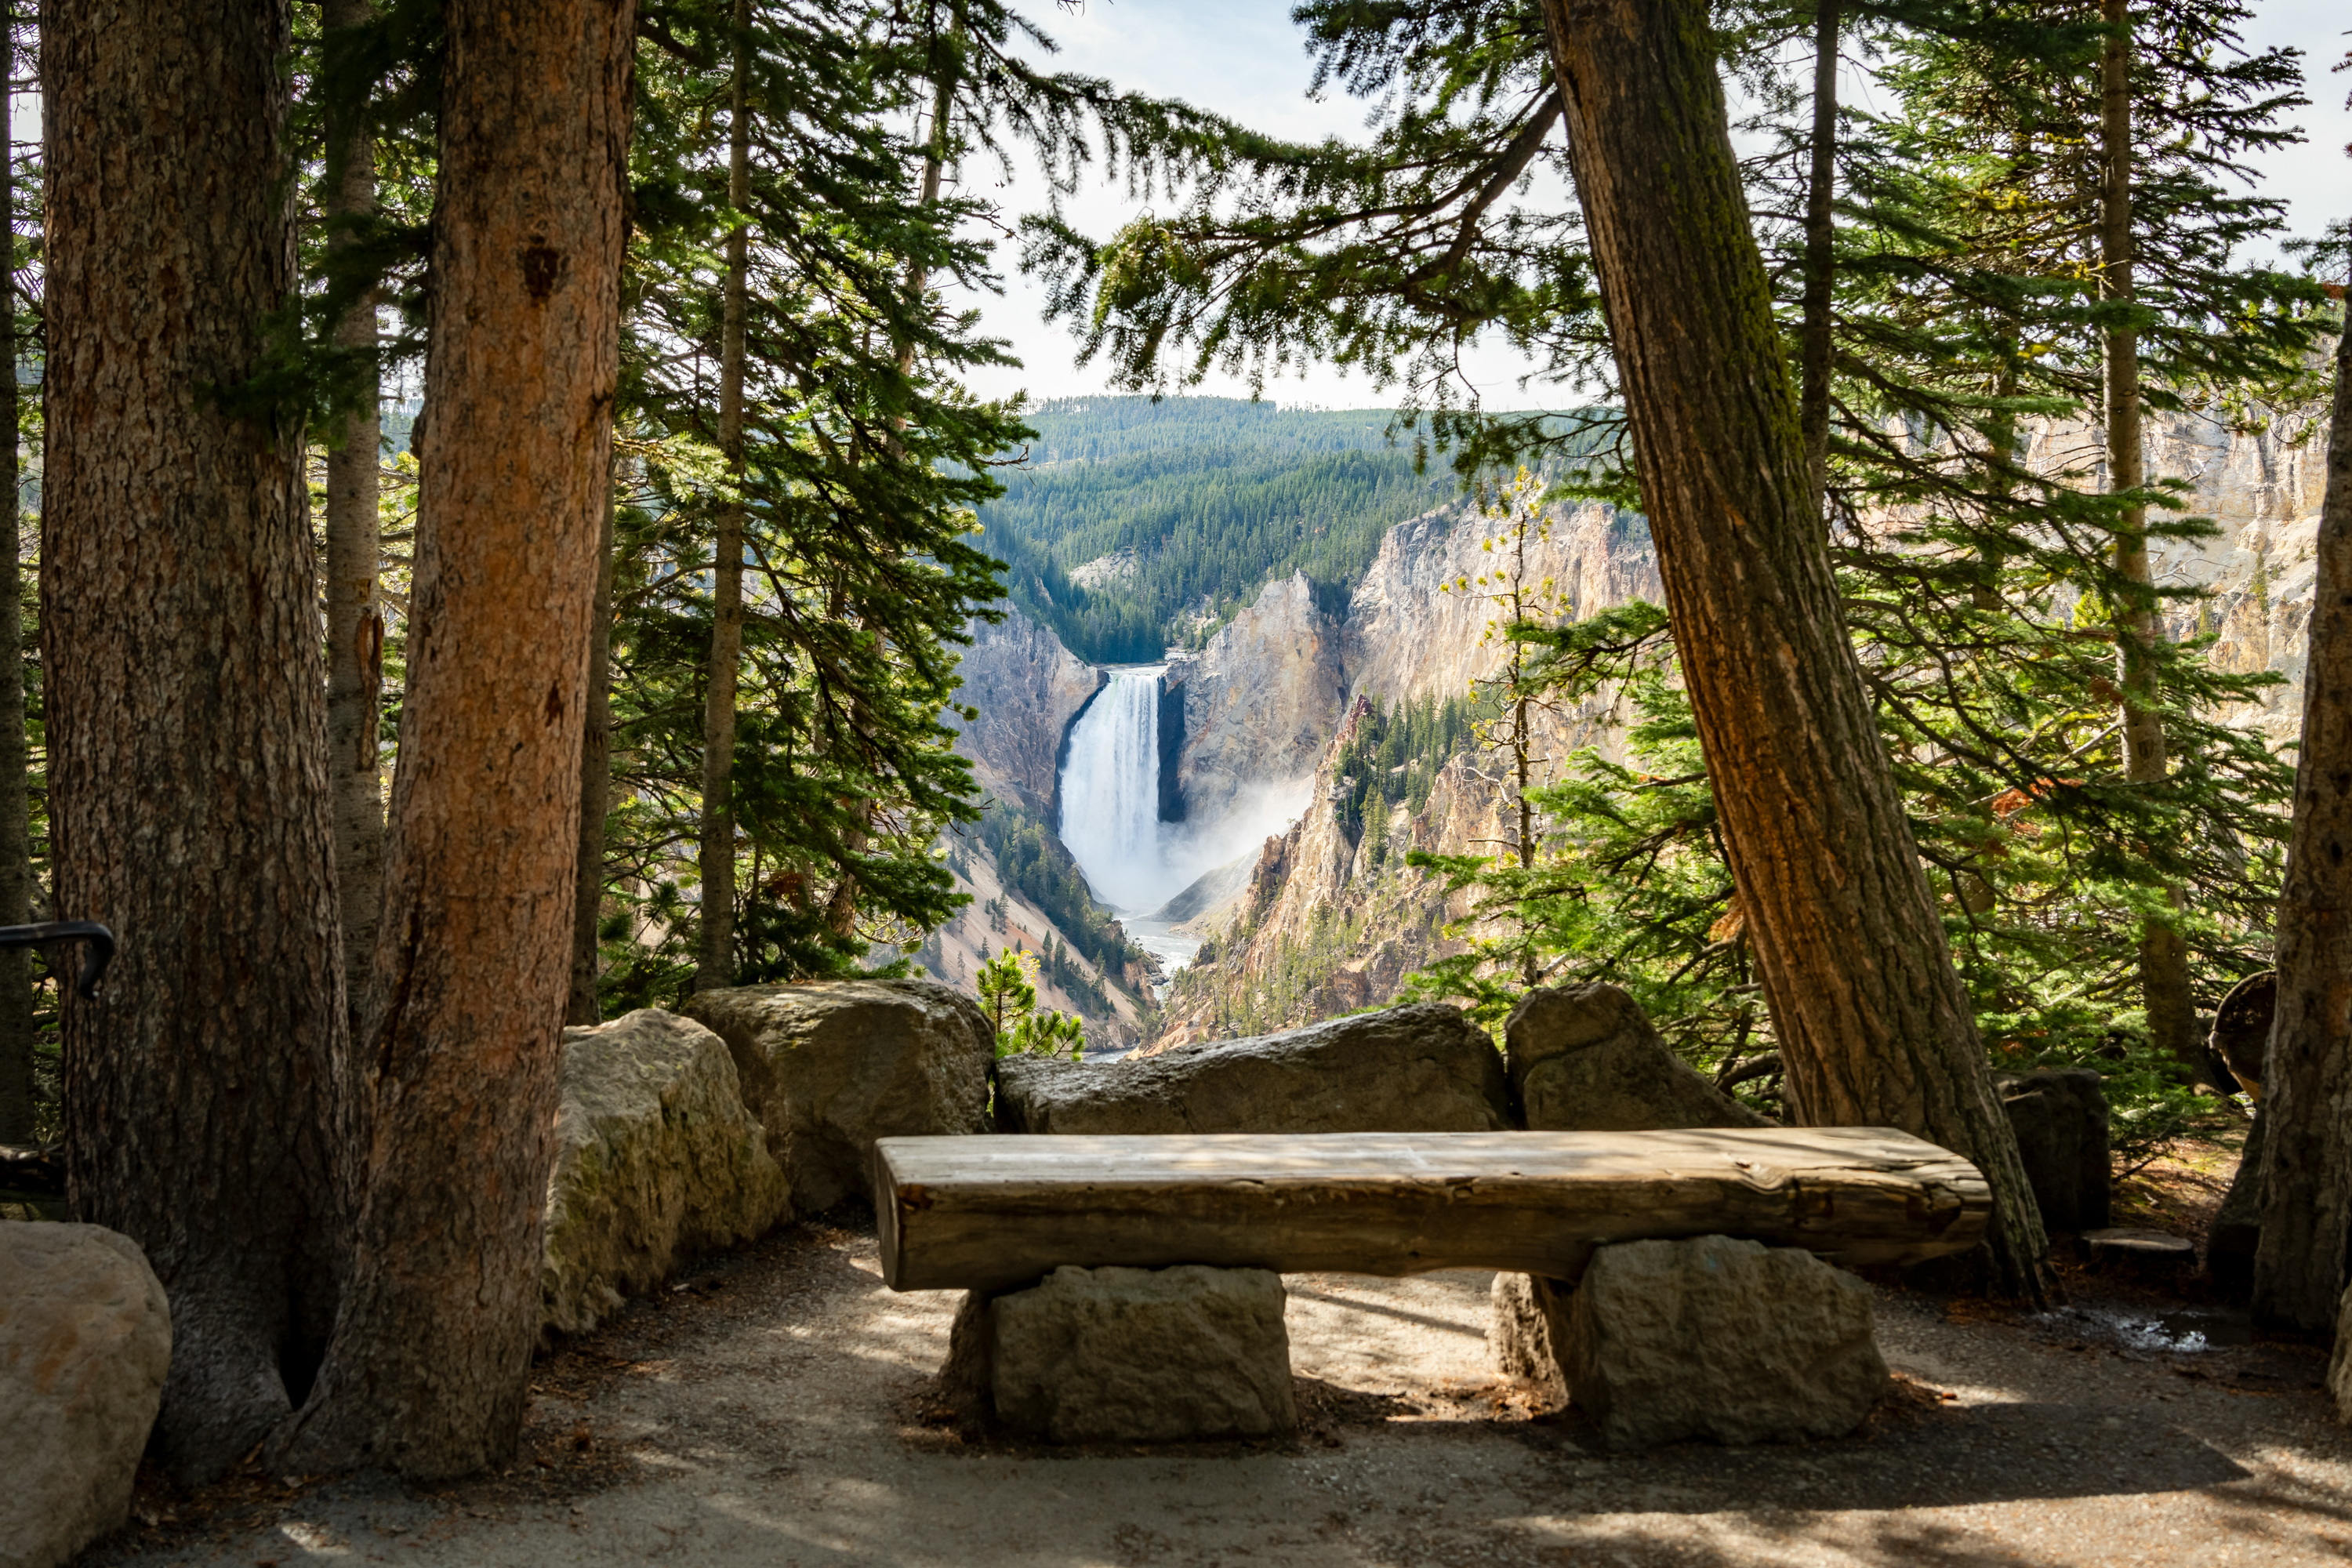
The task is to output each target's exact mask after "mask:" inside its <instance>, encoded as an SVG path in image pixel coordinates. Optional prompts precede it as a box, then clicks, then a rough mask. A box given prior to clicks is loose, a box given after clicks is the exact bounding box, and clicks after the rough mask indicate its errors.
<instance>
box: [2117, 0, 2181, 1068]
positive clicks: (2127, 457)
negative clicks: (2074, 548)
mask: <svg viewBox="0 0 2352 1568" xmlns="http://www.w3.org/2000/svg"><path fill="white" fill-rule="evenodd" d="M2130 18H2131V12H2130V7H2129V0H2103V11H2102V19H2103V20H2105V23H2106V24H2107V26H2109V27H2111V28H2113V29H2115V31H2113V32H2111V33H2109V34H2108V36H2107V37H2106V39H2105V43H2104V44H2103V45H2102V46H2101V50H2100V56H2099V89H2100V104H2099V140H2100V160H2099V184H2100V190H2099V276H2100V280H2101V286H2100V295H2101V297H2102V298H2103V299H2105V300H2110V301H2113V302H2115V303H2117V304H2128V303H2130V302H2132V301H2133V300H2135V299H2136V298H2137V289H2136V288H2135V285H2134V282H2133V279H2132V259H2133V258H2132V187H2131V182H2132V142H2131V139H2132V113H2131V67H2132V41H2131V34H2130V30H2129V29H2130V26H2131V19H2130ZM2103 339H2104V342H2103V347H2104V352H2105V362H2106V375H2105V395H2106V424H2107V488H2108V489H2109V490H2110V491H2113V492H2120V491H2124V490H2136V489H2139V488H2140V486H2141V485H2143V484H2145V483H2147V467H2146V461H2145V453H2144V448H2143V446H2142V442H2141V436H2140V397H2139V333H2138V331H2137V330H2136V329H2134V328H2133V327H2132V326H2131V325H2130V324H2129V323H2128V322H2125V321H2111V322H2109V323H2108V325H2107V327H2106V329H2105V332H2104V333H2103ZM2116 574H2117V575H2119V576H2120V577H2122V578H2123V580H2124V582H2125V584H2126V587H2125V590H2124V602H2123V603H2122V604H2120V605H2116V664H2117V674H2118V676H2119V679H2120V682H2121V685H2122V688H2123V747H2124V779H2125V782H2126V783H2128V784H2163V783H2164V780H2165V777H2166V775H2167V774H2168V773H2169V772H2170V771H2171V770H2170V767H2169V766H2168V760H2167V758H2166V755H2165V742H2164V725H2163V721H2162V719H2161V717H2160V716H2159V715H2158V711H2157V703H2158V693H2157V689H2156V688H2157V680H2156V674H2157V671H2156V660H2155V648H2156V644H2157V639H2158V637H2162V636H2163V635H2164V632H2163V627H2162V626H2161V625H2160V623H2159V622H2158V618H2157V598H2156V579H2155V576H2154V575H2153V574H2152V573H2151V572H2150V570H2149V566H2148V559H2147V508H2146V507H2141V506H2135V507H2130V508H2128V509H2126V510H2125V511H2124V512H2123V513H2122V514H2121V515H2120V516H2119V517H2118V519H2117V521H2116ZM2169 892H2170V895H2171V900H2172V904H2173V907H2174V908H2176V909H2178V908H2179V907H2180V889H2178V888H2173V889H2169ZM2139 980H2140V998H2141V1002H2142V1004H2143V1005H2144V1006H2145V1007H2146V1008H2147V1031H2148V1035H2149V1037H2150V1038H2151V1039H2152V1040H2153V1042H2154V1043H2155V1045H2156V1047H2157V1048H2158V1050H2161V1051H2163V1052H2164V1053H2165V1054H2166V1055H2168V1056H2169V1057H2171V1058H2173V1059H2174V1060H2176V1061H2178V1062H2180V1063H2181V1064H2182V1065H2184V1066H2186V1067H2189V1068H2192V1069H2193V1070H2198V1071H2202V1070H2203V1068H2204V1066H2205V1054H2204V1051H2203V1050H2202V1048H2201V1047H2200V1046H2199V1044H2198V1041H2197V1037H2196V1035H2197V1003H2196V998H2195V997H2194V996H2193V995H2192V994H2190V992H2189V946H2188V943H2187V942H2183V941H2182V940H2181V936H2180V933H2179V931H2177V930H2175V929H2174V928H2173V927H2172V926H2170V925H2168V924H2167V923H2165V922H2164V921H2144V922H2143V923H2142V924H2141V926H2140V933H2139Z"/></svg>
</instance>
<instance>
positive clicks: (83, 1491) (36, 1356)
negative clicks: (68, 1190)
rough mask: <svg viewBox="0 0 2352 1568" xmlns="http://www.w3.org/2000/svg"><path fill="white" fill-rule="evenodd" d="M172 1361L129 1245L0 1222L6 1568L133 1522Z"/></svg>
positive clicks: (150, 1285) (44, 1558) (108, 1235)
mask: <svg viewBox="0 0 2352 1568" xmlns="http://www.w3.org/2000/svg"><path fill="white" fill-rule="evenodd" d="M171 1362H172V1309H171V1306H170V1304H169V1303H168V1302H167V1301H165V1300H164V1299H163V1286H162V1284H160V1283H159V1282H158V1281H157V1280H156V1279H155V1271H154V1270H153V1269H152V1268H149V1267H148V1266H147V1258H146V1255H145V1254H144V1253H142V1252H141V1251H140V1250H139V1247H138V1245H137V1244H136V1243H135V1242H133V1241H132V1240H131V1238H130V1237H126V1236H119V1235H117V1234H116V1233H115V1232H113V1231H110V1230H106V1229H103V1228H101V1227H100V1226H94V1225H51V1224H42V1223H25V1222H19V1221H14V1220H11V1221H8V1222H6V1223H5V1224H0V1477H5V1480H0V1568H55V1565H56V1564H59V1563H66V1562H68V1561H70V1560H71V1559H72V1558H73V1557H74V1555H75V1554H76V1553H77V1552H80V1551H81V1549H82V1548H83V1547H85V1546H88V1545H89V1543H90V1542H93V1541H96V1540H97V1539H98V1538H99V1537H100V1536H101V1535H104V1534H106V1533H107V1532H108V1531H111V1530H114V1529H116V1528H118V1527H119V1526H121V1523H122V1522H123V1521H124V1520H125V1519H126V1518H128V1517H129V1515H130V1512H131V1480H132V1479H133V1478H134V1477H135V1476H136V1475H137V1474H138V1470H139V1456H140V1455H141V1453H142V1452H143V1451H144V1450H145V1449H146V1447H147V1434H148V1431H149V1429H150V1428H151V1427H152V1426H154V1425H155V1411H156V1408H157V1406H158V1405H161V1404H162V1403H163V1373H164V1372H165V1371H166V1370H167V1369H168V1368H169V1367H170V1365H171Z"/></svg>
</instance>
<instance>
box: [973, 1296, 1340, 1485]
mask: <svg viewBox="0 0 2352 1568" xmlns="http://www.w3.org/2000/svg"><path fill="white" fill-rule="evenodd" d="M1284 1300H1285V1298H1284V1295H1283V1289H1282V1277H1281V1276H1280V1275H1277V1274H1273V1273H1269V1272H1268V1271H1266V1270H1265V1269H1263V1268H1201V1267H1198V1266H1197V1265H1193V1264H1183V1265H1180V1266H1179V1267H1177V1268H1056V1269H1055V1270H1054V1272H1053V1273H1052V1274H1050V1275H1048V1276H1046V1278H1045V1279H1043V1280H1041V1281H1039V1282H1038V1283H1037V1284H1036V1285H1034V1286H1032V1287H1030V1288H1029V1289H1025V1290H1014V1291H1010V1292H1008V1293H1006V1294H1003V1295H1000V1296H997V1297H995V1298H994V1299H993V1300H991V1299H990V1298H988V1297H986V1296H984V1295H982V1294H981V1293H980V1292H977V1291H975V1292H973V1293H972V1294H971V1296H969V1297H967V1298H966V1300H965V1305H964V1308H963V1310H962V1311H961V1312H960V1313H959V1314H958V1315H957V1318H956V1323H955V1327H954V1329H953V1330H952V1331H950V1339H949V1349H948V1365H947V1367H946V1368H945V1369H944V1370H943V1372H942V1373H941V1382H942V1384H943V1385H944V1386H945V1389H946V1392H947V1394H948V1396H949V1398H950V1400H951V1401H953V1402H955V1403H956V1404H958V1405H960V1406H961V1408H962V1409H963V1410H964V1411H965V1412H966V1413H967V1414H968V1415H980V1416H982V1418H983V1419H986V1418H989V1417H992V1418H993V1419H994V1420H995V1421H996V1422H998V1423H1001V1424H1002V1425H1003V1426H1006V1427H1008V1428H1010V1429H1012V1430H1013V1431H1015V1432H1019V1433H1022V1434H1024V1435H1025V1436H1034V1437H1042V1438H1044V1439H1045V1440H1046V1441H1048V1442H1055V1443H1174V1442H1184V1441H1188V1440H1192V1439H1195V1438H1202V1437H1265V1436H1273V1435H1275V1434H1276V1433H1280V1432H1287V1431H1291V1430H1293V1429H1294V1428H1296V1427H1297V1425H1298V1410H1297V1405H1296V1404H1295V1403H1294V1401H1293V1399H1292V1396H1291V1389H1290V1338H1289V1334H1288V1332H1287V1331H1286V1329H1285V1328H1284V1326H1283V1321H1282V1311H1283V1303H1284Z"/></svg>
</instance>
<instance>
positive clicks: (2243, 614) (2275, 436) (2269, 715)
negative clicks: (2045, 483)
mask: <svg viewBox="0 0 2352 1568" xmlns="http://www.w3.org/2000/svg"><path fill="white" fill-rule="evenodd" d="M2326 424H2327V405H2326V401H2325V400H2324V399H2323V400H2319V401H2315V402H2313V403H2309V404H2305V405H2298V406H2295V407H2292V408H2285V409H2270V408H2266V407H2263V406H2262V405H2252V406H2250V407H2244V408H2238V409H2230V408H2224V407H2222V406H2220V405H2215V406H2212V407H2210V408H2203V409H2192V410H2189V411H2188V412H2185V413H2174V414H2156V415H2151V416H2149V417H2148V420H2147V428H2146V435H2145V437H2144V439H2145V442H2146V460H2147V472H2148V474H2149V476H2150V477H2151V478H2152V479H2158V480H2165V479H2172V480H2179V481H2180V482H2181V483H2183V484H2184V485H2185V486H2186V487H2187V489H2186V490H2185V492H2184V493H2183V495H2182V497H2181V500H2180V503H2179V511H2178V512H2177V513H2175V514H2172V515H2177V516H2185V517H2202V518H2206V519H2208V520H2210V521H2211V522H2212V523H2213V524H2214V525H2215V526H2216V527H2217V529H2218V530H2219V531H2218V532H2217V533H2215V534H2213V535H2212V536H2210V537H2209V538H2204V539H2188V540H2183V539H2157V540H2152V541H2150V543H2149V555H2150V557H2151V562H2150V564H2151V566H2152V568H2153V570H2154V572H2155V575H2156V579H2157V581H2158V583H2159V584H2171V585H2175V586H2189V587H2204V588H2207V589H2209V590H2210V597H2209V598H2207V599H2205V600H2203V601H2201V602H2183V601H2179V600H2176V601H2173V602H2171V603H2170V604H2168V605H2167V606H2166V608H2165V611H2164V620H2165V635H2166V636H2167V637H2172V638H2175V639H2177V640H2178V639H2186V638H2189V637H2196V636H2199V635H2201V634H2204V633H2211V634H2213V635H2214V636H2215V637H2216V638H2217V641H2216V642H2215V644H2214V647H2213V652H2212V658H2213V661H2214V663H2215V664H2216V665H2218V666H2219V667H2220V668H2223V669H2227V670H2231V671H2234V672H2238V673H2249V672H2252V671H2255V670H2264V669H2267V670H2272V671H2274V672H2275V673H2277V674H2278V675H2279V676H2281V677H2282V678H2283V680H2282V683H2281V684H2280V685H2278V686H2275V687H2273V688H2272V689H2270V691H2269V692H2268V693H2267V694H2266V696H2265V697H2264V698H2263V700H2262V701H2260V702H2259V703H2248V704H2243V705H2241V706H2239V707H2238V708H2236V709H2234V710H2231V711H2229V712H2227V713H2225V714H2224V715H2223V717H2224V718H2225V719H2227V720H2228V721H2231V722H2232V723H2238V724H2244V725H2248V726H2250V727H2252V728H2255V729H2259V730H2261V731H2263V733H2264V734H2266V735H2268V736H2269V737H2270V738H2271V739H2272V740H2273V741H2274V742H2282V741H2291V740H2293V739H2294V734H2295V731H2296V730H2297V728H2298V726H2299V725H2300V723H2301V721H2302V716H2303V675H2304V667H2305V655H2306V649H2307V647H2308V642H2309V637H2310V630H2311V595H2312V579H2313V574H2314V567H2315V563H2314V559H2313V552H2314V548H2315V544H2316V542H2317V539H2318V534H2319V504H2320V500H2321V498H2322V496H2323V494H2324V493H2325V491H2326V482H2327V479H2326V446H2327V441H2326ZM2027 438H2028V441H2029V446H2028V448H2027V458H2028V460H2029V461H2030V462H2031V463H2032V465H2033V467H2035V468H2038V469H2040V470H2041V471H2042V472H2044V473H2052V474H2072V475H2074V476H2075V478H2074V482H2075V483H2077V484H2080V485H2081V486H2082V487H2083V488H2084V489H2095V488H2096V487H2097V486H2099V485H2101V484H2103V483H2105V463H2104V461H2103V459H2102V457H2101V447H2100V441H2101V435H2100V431H2099V428H2098V427H2097V426H2091V425H2085V424H2082V423H2079V422H2072V421H2069V422H2053V421H2041V422H2037V423H2035V424H2033V425H2032V426H2030V427H2029V429H2028V431H2027ZM2156 515H2157V517H2158V519H2162V518H2164V517H2165V516H2166V515H2167V513H2166V512H2164V511H2161V510H2159V511H2158V513H2157V514H2156Z"/></svg>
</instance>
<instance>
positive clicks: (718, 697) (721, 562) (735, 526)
mask: <svg viewBox="0 0 2352 1568" xmlns="http://www.w3.org/2000/svg"><path fill="white" fill-rule="evenodd" d="M750 26H751V4H750V0H735V33H736V39H735V85H734V100H733V115H732V119H731V121H730V125H729V128H728V135H727V201H728V205H730V206H732V207H733V208H734V209H735V210H736V211H737V212H739V213H740V212H741V211H742V210H743V209H744V208H745V207H747V206H749V205H751V120H750V118H749V116H748V115H747V113H746V111H745V109H744V85H745V84H744V74H745V60H744V58H743V57H744V54H745V52H746V51H747V50H748V49H749V48H750V47H751V44H750V41H749V40H748V39H746V38H745V37H743V34H744V32H745V31H746V30H747V29H748V28H749V27H750ZM750 263H751V237H750V236H749V235H748V234H747V233H746V232H745V230H744V226H743V225H742V224H741V223H740V222H739V223H737V224H736V225H735V226H734V227H733V228H731V229H730V230H729V231H728V235H727V277H726V280H725V284H724V290H725V293H724V298H723V299H722V300H721V302H720V309H719V452H720V453H721V454H722V455H723V456H724V457H725V458H726V459H727V477H728V479H729V480H730V481H731V482H732V483H734V484H736V485H739V486H740V484H741V483H742V482H743V310H744V299H743V290H744V286H745V273H746V272H747V270H748V269H749V267H750ZM742 664H743V506H742V503H741V502H740V500H730V501H729V502H728V503H727V504H725V505H724V506H721V507H720V508H719V537H718V539H717V540H716V541H715V542H713V545H712V559H711V585H710V667H709V669H708V670H707V671H706V672H705V676H704V688H703V709H702V867H701V873H702V906H701V908H702V921H701V927H700V931H699V940H700V951H699V952H698V955H697V962H696V964H695V971H694V988H695V989H696V990H697V991H709V990H712V989H714V988H716V987H719V986H722V985H727V984H732V983H733V980H734V977H735V807H734V801H733V795H734V788H735V682H736V677H737V675H738V673H739V672H740V670H741V668H742Z"/></svg>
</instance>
